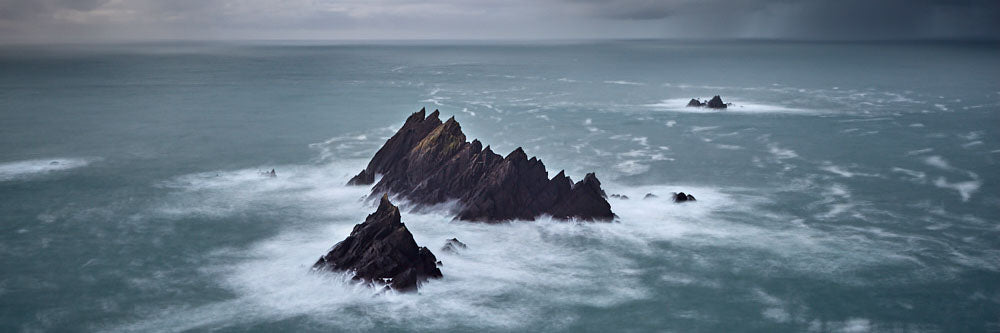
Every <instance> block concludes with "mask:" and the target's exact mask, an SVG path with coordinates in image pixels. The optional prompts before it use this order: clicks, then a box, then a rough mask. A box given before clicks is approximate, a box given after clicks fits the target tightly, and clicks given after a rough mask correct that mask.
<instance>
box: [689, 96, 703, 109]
mask: <svg viewBox="0 0 1000 333" xmlns="http://www.w3.org/2000/svg"><path fill="white" fill-rule="evenodd" d="M687 106H692V107H702V106H705V103H703V102H702V101H699V100H697V99H694V98H692V99H691V101H690V102H688V105H687Z"/></svg>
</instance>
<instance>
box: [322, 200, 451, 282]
mask: <svg viewBox="0 0 1000 333" xmlns="http://www.w3.org/2000/svg"><path fill="white" fill-rule="evenodd" d="M438 264H440V262H438V261H437V258H435V257H434V254H433V253H431V251H430V250H428V249H427V248H426V247H418V246H417V243H416V242H415V241H414V240H413V234H411V233H410V231H409V230H408V229H406V225H405V224H403V223H402V222H401V221H400V214H399V208H397V207H396V206H394V205H393V204H392V203H391V202H389V197H388V196H387V195H383V196H382V200H381V202H379V205H378V209H377V210H376V211H375V212H374V213H372V214H371V215H368V218H366V219H365V222H364V223H361V224H358V225H355V226H354V230H353V231H351V235H350V236H347V238H346V239H344V240H343V241H341V242H340V243H337V245H334V247H333V249H332V250H330V252H329V253H327V254H326V255H324V256H322V257H320V258H319V260H318V261H316V263H315V264H314V265H313V268H312V269H313V270H314V271H322V270H325V271H349V272H352V273H353V274H354V279H356V280H362V281H365V282H368V283H375V282H378V283H385V284H386V285H387V286H388V287H390V288H392V289H394V290H398V291H414V290H416V289H417V285H418V284H419V283H421V282H423V281H426V280H427V279H431V278H440V277H441V270H440V269H438V268H437V266H438Z"/></svg>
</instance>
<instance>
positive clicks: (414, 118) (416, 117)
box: [403, 108, 425, 127]
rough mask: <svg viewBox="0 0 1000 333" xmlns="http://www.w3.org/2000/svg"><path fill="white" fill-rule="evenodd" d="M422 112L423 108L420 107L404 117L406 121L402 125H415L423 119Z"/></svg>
mask: <svg viewBox="0 0 1000 333" xmlns="http://www.w3.org/2000/svg"><path fill="white" fill-rule="evenodd" d="M424 112H425V111H424V109H423V108H421V109H420V111H417V112H414V113H413V114H411V115H410V116H409V117H407V118H406V123H405V124H404V125H403V127H407V126H413V125H416V124H417V123H420V122H422V121H424Z"/></svg>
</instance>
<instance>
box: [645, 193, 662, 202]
mask: <svg viewBox="0 0 1000 333" xmlns="http://www.w3.org/2000/svg"><path fill="white" fill-rule="evenodd" d="M659 197H660V196H658V195H656V194H652V193H646V196H644V197H642V200H646V199H656V198H659Z"/></svg>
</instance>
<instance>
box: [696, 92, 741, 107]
mask: <svg viewBox="0 0 1000 333" xmlns="http://www.w3.org/2000/svg"><path fill="white" fill-rule="evenodd" d="M687 106H688V107H707V108H709V109H725V108H727V107H730V106H733V103H724V102H722V97H719V95H715V96H713V97H712V99H710V100H708V102H702V101H701V100H698V99H695V98H692V99H691V100H690V101H688V104H687Z"/></svg>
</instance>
